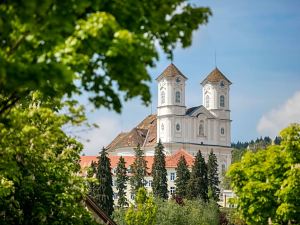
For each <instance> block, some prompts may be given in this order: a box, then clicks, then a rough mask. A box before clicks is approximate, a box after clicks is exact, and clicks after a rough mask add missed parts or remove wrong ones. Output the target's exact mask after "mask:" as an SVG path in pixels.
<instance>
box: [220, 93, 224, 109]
mask: <svg viewBox="0 0 300 225" xmlns="http://www.w3.org/2000/svg"><path fill="white" fill-rule="evenodd" d="M220 107H225V97H224V95H221V96H220Z"/></svg>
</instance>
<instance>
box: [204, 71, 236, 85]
mask: <svg viewBox="0 0 300 225" xmlns="http://www.w3.org/2000/svg"><path fill="white" fill-rule="evenodd" d="M221 80H226V81H227V82H228V83H229V84H232V83H231V81H230V80H228V78H227V77H226V76H225V75H224V74H223V73H222V72H221V71H220V70H219V69H218V68H217V67H216V68H215V69H214V70H213V71H211V72H210V74H208V76H207V77H206V78H205V79H204V80H203V81H202V82H201V84H202V85H203V84H205V83H206V82H212V83H217V82H220V81H221Z"/></svg>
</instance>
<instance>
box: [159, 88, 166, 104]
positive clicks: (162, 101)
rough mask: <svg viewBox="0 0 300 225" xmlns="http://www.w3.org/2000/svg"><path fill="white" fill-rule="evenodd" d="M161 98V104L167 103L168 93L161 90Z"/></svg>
mask: <svg viewBox="0 0 300 225" xmlns="http://www.w3.org/2000/svg"><path fill="white" fill-rule="evenodd" d="M160 100H161V104H165V102H166V94H165V92H164V91H162V92H161V94H160Z"/></svg>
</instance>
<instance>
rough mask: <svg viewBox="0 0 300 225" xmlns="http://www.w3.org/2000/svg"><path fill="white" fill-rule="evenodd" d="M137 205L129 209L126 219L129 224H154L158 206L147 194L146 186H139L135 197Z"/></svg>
mask: <svg viewBox="0 0 300 225" xmlns="http://www.w3.org/2000/svg"><path fill="white" fill-rule="evenodd" d="M135 204H136V205H135V207H134V206H133V205H132V206H130V208H129V209H128V210H127V212H126V215H125V221H126V224H127V225H154V224H155V222H156V214H157V206H156V204H155V203H154V200H153V198H152V197H151V196H148V195H147V191H146V189H145V188H144V187H142V188H139V190H138V191H137V195H136V198H135Z"/></svg>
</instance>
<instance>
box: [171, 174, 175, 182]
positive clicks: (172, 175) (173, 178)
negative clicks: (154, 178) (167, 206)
mask: <svg viewBox="0 0 300 225" xmlns="http://www.w3.org/2000/svg"><path fill="white" fill-rule="evenodd" d="M175 177H176V174H175V173H170V181H174V180H175Z"/></svg>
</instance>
